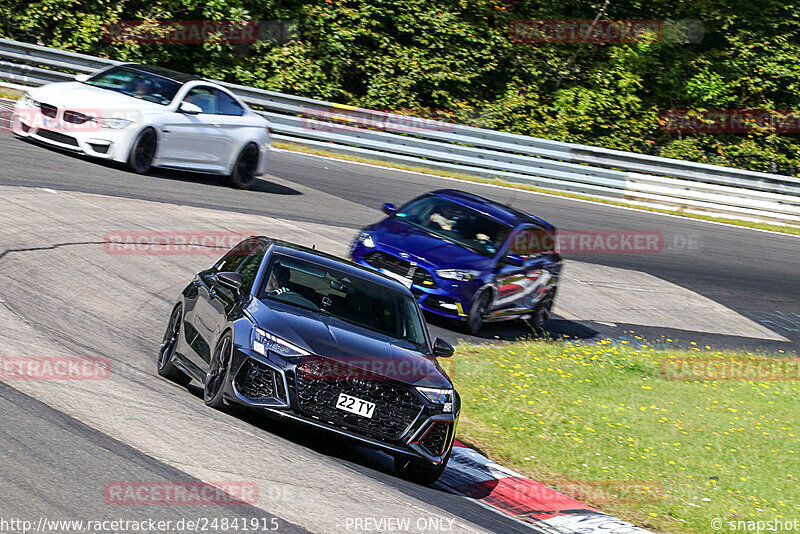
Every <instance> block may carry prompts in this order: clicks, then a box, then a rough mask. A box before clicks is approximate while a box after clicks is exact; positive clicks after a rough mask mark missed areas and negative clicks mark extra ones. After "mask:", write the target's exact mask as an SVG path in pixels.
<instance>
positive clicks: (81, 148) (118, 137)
mask: <svg viewBox="0 0 800 534" xmlns="http://www.w3.org/2000/svg"><path fill="white" fill-rule="evenodd" d="M28 111H29V110H25V109H22V110H20V109H15V110H14V114H13V115H12V116H11V131H12V132H13V133H14V134H15V135H18V136H20V137H24V138H29V139H33V140H35V141H38V142H40V143H44V144H47V145H50V146H54V147H57V148H61V149H64V150H70V151H73V152H79V153H82V154H85V155H87V156H92V157H95V158H100V159H113V160H116V161H124V159H125V156H126V155H127V153H128V152H129V150H130V138H131V135H132V134H131V130H132V128H133V126H134V125H131V126H128V127H127V128H121V129H119V130H114V129H110V128H100V127H97V128H83V129H82V128H80V127H77V126H75V127H72V126H69V125H68V124H67V123H63V122H59V121H56V120H53V121H52V125H50V124H48V123H45V122H44V119H42V118H41V117H39V118H36V117H37V116H36V115H32V114H31V113H30V112H28ZM48 122H50V121H48ZM120 158H122V159H120Z"/></svg>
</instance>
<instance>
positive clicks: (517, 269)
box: [350, 189, 562, 334]
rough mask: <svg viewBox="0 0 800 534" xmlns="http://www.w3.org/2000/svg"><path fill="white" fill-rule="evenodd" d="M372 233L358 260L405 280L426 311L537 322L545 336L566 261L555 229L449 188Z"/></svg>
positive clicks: (475, 319) (389, 210) (473, 327)
mask: <svg viewBox="0 0 800 534" xmlns="http://www.w3.org/2000/svg"><path fill="white" fill-rule="evenodd" d="M383 210H384V212H385V213H386V214H387V215H388V217H387V218H385V219H383V220H382V221H380V222H378V223H376V224H373V225H371V226H368V227H366V228H364V229H363V230H362V231H361V232H360V233H359V234H358V236H357V237H356V239H355V240H354V241H353V244H352V247H351V250H350V258H351V259H352V260H353V261H354V262H356V263H359V264H361V265H365V266H369V267H373V268H375V269H378V270H379V271H381V272H383V273H384V274H386V275H389V276H392V277H394V278H397V279H398V280H400V281H402V282H403V283H405V284H406V286H407V287H409V288H410V289H411V292H412V293H413V294H414V296H415V297H416V298H417V300H418V302H419V305H420V307H421V308H422V309H423V310H424V311H426V312H429V313H433V314H436V315H439V316H442V317H445V318H448V319H455V320H458V321H462V322H463V323H465V325H466V327H467V330H468V331H469V332H470V333H472V334H477V333H478V332H479V331H480V330H481V327H482V326H483V324H484V323H486V322H495V321H504V320H511V319H530V320H531V323H532V326H533V328H534V329H535V330H536V332H537V333H538V334H543V333H544V331H545V328H546V325H547V322H548V320H549V318H550V310H551V308H552V306H553V300H554V298H555V295H556V290H557V288H558V278H559V274H560V272H561V266H562V259H561V255H560V254H559V253H558V252H557V251H556V246H555V244H556V239H555V236H556V229H555V227H554V226H553V225H551V224H549V223H547V222H545V221H543V220H542V219H539V218H537V217H534V216H532V215H529V214H527V213H524V212H521V211H519V210H516V209H514V208H511V207H509V206H505V205H503V204H499V203H497V202H494V201H492V200H489V199H486V198H483V197H480V196H478V195H473V194H470V193H465V192H463V191H456V190H452V189H443V190H439V191H433V192H431V193H428V194H425V195H423V196H421V197H419V198H416V199H414V200H412V201H411V202H409V203H408V204H406V205H405V206H402V207H400V208H396V207H395V206H393V205H392V204H384V206H383Z"/></svg>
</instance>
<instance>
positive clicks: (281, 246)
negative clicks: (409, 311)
mask: <svg viewBox="0 0 800 534" xmlns="http://www.w3.org/2000/svg"><path fill="white" fill-rule="evenodd" d="M258 239H260V240H262V241H264V242H265V243H267V244H271V245H272V246H273V252H277V253H279V254H285V255H287V256H292V257H295V258H299V259H302V260H306V261H311V262H314V263H316V264H318V265H321V266H323V267H330V268H331V269H337V270H339V271H342V272H344V273H346V274H351V275H353V276H358V277H361V278H365V279H367V280H369V281H370V282H374V283H376V284H380V285H382V286H386V287H391V288H392V289H395V290H398V291H400V292H402V293H406V294H408V295H411V291H410V290H409V289H408V288H407V287H406V286H405V285H403V284H402V283H400V282H399V281H397V280H395V279H394V278H390V277H388V276H386V275H384V274H382V273H379V272H378V271H375V270H373V269H370V268H368V267H362V266H361V265H358V264H357V263H353V262H351V261H347V260H345V259H344V258H339V257H338V256H334V255H333V254H328V253H325V252H321V251H319V250H315V249H311V248H308V247H304V246H303V245H298V244H297V243H291V242H289V241H282V240H280V239H272V238H270V237H266V236H258ZM412 296H413V295H412Z"/></svg>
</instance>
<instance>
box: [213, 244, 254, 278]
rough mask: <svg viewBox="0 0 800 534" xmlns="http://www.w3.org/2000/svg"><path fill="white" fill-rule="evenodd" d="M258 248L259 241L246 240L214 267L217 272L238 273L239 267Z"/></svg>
mask: <svg viewBox="0 0 800 534" xmlns="http://www.w3.org/2000/svg"><path fill="white" fill-rule="evenodd" d="M257 246H258V240H257V239H250V238H248V239H245V240H244V241H242V242H241V243H239V244H238V245H236V246H235V247H234V248H233V249H231V250H230V251H229V252H228V253H227V254H225V255H224V256H223V257H222V259H220V260H219V261H218V262H217V264H216V265H215V266H214V269H215V270H216V271H217V272H236V271H237V270H238V269H239V265H241V263H242V262H243V261H244V260H245V259H246V258H247V257H248V256H249V255H250V253H251V252H253V249H254V248H256V247H257Z"/></svg>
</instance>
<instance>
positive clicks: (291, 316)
mask: <svg viewBox="0 0 800 534" xmlns="http://www.w3.org/2000/svg"><path fill="white" fill-rule="evenodd" d="M250 312H251V313H252V315H253V317H254V318H255V319H256V321H257V322H258V324H259V327H260V328H262V329H264V330H266V331H268V332H271V333H273V334H275V335H276V336H278V337H281V338H283V339H285V340H286V341H289V342H291V343H293V344H295V345H298V346H300V347H302V348H303V349H305V350H307V351H309V352H311V353H312V354H314V355H316V356H320V357H322V358H324V359H327V360H330V361H332V362H335V363H337V364H343V366H347V367H352V368H356V369H358V370H362V371H365V375H377V376H380V377H383V378H387V379H391V380H397V381H399V382H404V383H406V384H411V385H414V386H424V387H437V388H452V387H453V385H452V382H451V381H450V379H449V378H448V377H447V374H445V372H444V370H443V369H442V368H441V367H440V366H439V363H438V362H437V361H436V360H435V359H434V358H430V357H428V356H426V355H424V354H422V353H420V352H418V351H416V350H413V349H410V348H405V347H402V346H400V344H401V343H402V342H401V341H397V340H393V339H392V338H390V337H388V336H384V335H381V334H378V333H374V332H371V331H369V330H365V329H363V328H360V327H358V326H355V325H352V324H349V323H346V322H344V321H341V320H339V319H336V318H334V317H330V316H326V315H320V314H317V313H314V312H311V311H307V310H303V309H301V308H296V307H294V306H289V305H286V304H283V303H280V302H272V301H262V300H257V299H254V300H253V302H252V304H251V306H250ZM362 376H363V375H362Z"/></svg>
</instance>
